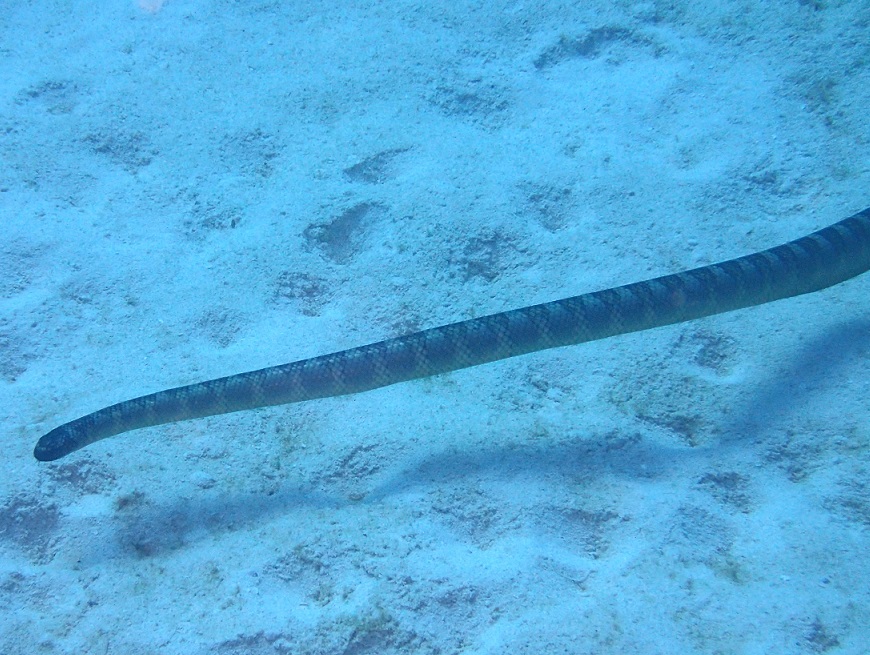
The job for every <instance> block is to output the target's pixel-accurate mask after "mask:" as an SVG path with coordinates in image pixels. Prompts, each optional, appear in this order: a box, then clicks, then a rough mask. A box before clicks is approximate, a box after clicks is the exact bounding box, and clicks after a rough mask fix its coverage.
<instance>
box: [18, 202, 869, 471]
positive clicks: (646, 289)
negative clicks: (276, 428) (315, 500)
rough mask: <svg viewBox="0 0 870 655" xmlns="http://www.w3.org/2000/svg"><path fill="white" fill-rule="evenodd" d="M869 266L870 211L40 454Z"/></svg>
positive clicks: (426, 335)
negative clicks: (746, 251)
mask: <svg viewBox="0 0 870 655" xmlns="http://www.w3.org/2000/svg"><path fill="white" fill-rule="evenodd" d="M868 269H870V208H868V209H865V210H864V211H862V212H859V213H857V214H855V215H854V216H852V217H850V218H847V219H845V220H843V221H840V222H839V223H835V224H834V225H831V226H829V227H826V228H824V229H822V230H819V231H818V232H814V233H813V234H810V235H808V236H805V237H802V238H800V239H797V240H795V241H790V242H789V243H786V244H783V245H781V246H777V247H775V248H771V249H769V250H763V251H761V252H757V253H754V254H751V255H747V256H744V257H739V258H737V259H731V260H729V261H725V262H721V263H719V264H711V265H709V266H702V267H700V268H695V269H692V270H688V271H684V272H682V273H675V274H673V275H665V276H663V277H657V278H654V279H651V280H646V281H643V282H635V283H634V284H628V285H625V286H620V287H614V288H611V289H605V290H602V291H595V292H592V293H586V294H583V295H580V296H574V297H572V298H565V299H563V300H555V301H552V302H547V303H543V304H540V305H531V306H529V307H523V308H521V309H514V310H512V311H506V312H501V313H498V314H491V315H489V316H482V317H480V318H474V319H471V320H467V321H461V322H459V323H451V324H449V325H444V326H441V327H436V328H431V329H428V330H423V331H421V332H415V333H413V334H408V335H405V336H401V337H398V338H394V339H388V340H386V341H380V342H378V343H372V344H369V345H367V346H361V347H359V348H351V349H349V350H342V351H340V352H335V353H332V354H329V355H322V356H320V357H312V358H310V359H303V360H300V361H297V362H292V363H290V364H284V365H282V366H274V367H270V368H264V369H261V370H257V371H250V372H248V373H240V374H238V375H231V376H228V377H223V378H218V379H215V380H209V381H207V382H201V383H198V384H191V385H187V386H183V387H177V388H174V389H167V390H165V391H159V392H157V393H152V394H149V395H147V396H141V397H139V398H133V399H131V400H125V401H123V402H120V403H117V404H115V405H111V406H110V407H105V408H103V409H100V410H97V411H96V412H93V413H91V414H87V415H86V416H82V417H81V418H78V419H75V420H74V421H70V422H69V423H65V424H63V425H61V426H59V427H57V428H55V429H53V430H52V431H51V432H49V433H47V434H46V435H45V436H43V437H42V438H41V439H40V440H39V442H38V443H37V444H36V448H35V449H34V452H33V454H34V456H35V457H36V459H38V460H41V461H51V460H56V459H58V458H60V457H63V456H64V455H68V454H69V453H71V452H73V451H75V450H78V449H79V448H83V447H84V446H87V445H88V444H91V443H93V442H95V441H98V440H100V439H105V438H106V437H110V436H113V435H116V434H120V433H122V432H129V431H130V430H137V429H139V428H144V427H149V426H153V425H161V424H163V423H171V422H174V421H184V420H187V419H194V418H201V417H204V416H213V415H215V414H226V413H229V412H238V411H241V410H246V409H255V408H257V407H266V406H269V405H282V404H285V403H293V402H299V401H303V400H313V399H315V398H325V397H328V396H341V395H345V394H351V393H358V392H360V391H368V390H370V389H376V388H378V387H384V386H387V385H390V384H396V383H398V382H405V381H407V380H414V379H417V378H425V377H429V376H431V375H439V374H441V373H447V372H449V371H456V370H458V369H463V368H469V367H471V366H478V365H480V364H486V363H488V362H493V361H496V360H499V359H505V358H507V357H516V356H517V355H524V354H527V353H531V352H535V351H538V350H546V349H548V348H558V347H560V346H568V345H572V344H578V343H583V342H585V341H593V340H595V339H603V338H605V337H610V336H614V335H617V334H625V333H628V332H637V331H639V330H648V329H650V328H654V327H660V326H663V325H670V324H673V323H681V322H683V321H690V320H692V319H696V318H701V317H704V316H710V315H712V314H720V313H722V312H728V311H732V310H735V309H740V308H743V307H751V306H753V305H761V304H763V303H768V302H771V301H774V300H779V299H782V298H789V297H791V296H797V295H800V294H804V293H810V292H812V291H817V290H819V289H824V288H826V287H829V286H832V285H834V284H838V283H840V282H843V281H844V280H848V279H849V278H852V277H855V276H856V275H860V274H861V273H864V272H865V271H867V270H868Z"/></svg>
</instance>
